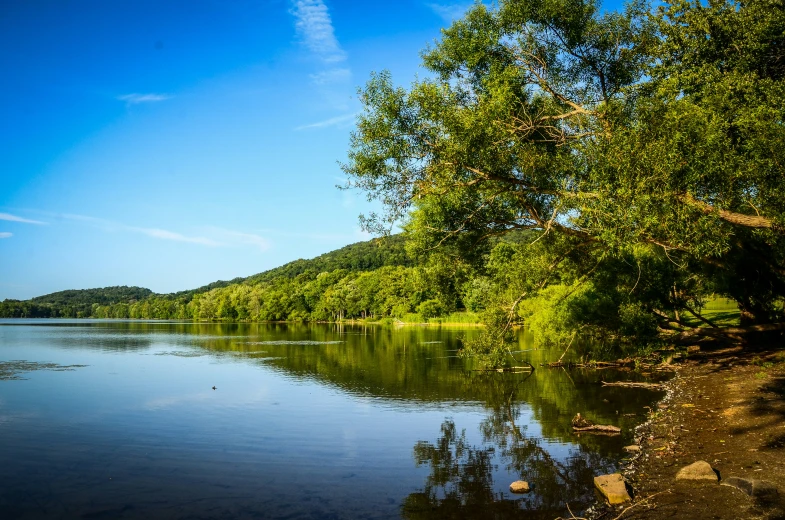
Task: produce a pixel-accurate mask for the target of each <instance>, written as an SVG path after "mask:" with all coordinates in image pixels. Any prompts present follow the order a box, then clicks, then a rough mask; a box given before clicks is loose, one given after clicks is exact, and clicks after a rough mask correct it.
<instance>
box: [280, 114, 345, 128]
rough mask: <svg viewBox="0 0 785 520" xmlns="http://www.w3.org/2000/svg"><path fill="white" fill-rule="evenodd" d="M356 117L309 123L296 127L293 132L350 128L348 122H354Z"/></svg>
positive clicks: (342, 117) (338, 117)
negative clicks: (341, 127) (339, 127)
mask: <svg viewBox="0 0 785 520" xmlns="http://www.w3.org/2000/svg"><path fill="white" fill-rule="evenodd" d="M356 117H357V114H356V113H354V114H345V115H342V116H337V117H331V118H330V119H325V120H324V121H317V122H316V123H310V124H307V125H302V126H298V127H297V128H295V130H307V129H309V128H326V127H330V126H342V125H345V126H351V125H349V124H348V123H349V122H350V121H354V119H355V118H356Z"/></svg>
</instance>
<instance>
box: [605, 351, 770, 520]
mask: <svg viewBox="0 0 785 520" xmlns="http://www.w3.org/2000/svg"><path fill="white" fill-rule="evenodd" d="M667 388H668V394H667V396H666V397H665V398H664V400H663V401H662V402H661V403H660V404H659V405H658V406H657V407H656V408H655V409H654V410H652V412H651V413H650V420H649V422H648V423H646V424H644V425H643V426H641V427H640V428H639V429H638V430H637V432H636V438H637V439H638V442H639V444H640V447H641V451H640V452H639V453H637V454H635V455H634V456H633V457H632V458H631V461H630V462H629V464H628V466H627V467H626V469H625V471H623V474H624V476H625V479H626V480H627V483H628V485H629V487H630V488H631V491H632V492H633V496H634V499H633V502H632V504H627V505H625V506H620V507H618V508H617V509H615V510H606V511H605V513H604V514H602V515H601V518H603V519H604V520H605V519H608V520H610V519H621V518H623V519H647V520H648V519H704V518H706V519H729V520H730V519H733V520H737V519H757V518H760V519H775V518H783V519H785V352H783V351H782V350H776V351H761V352H749V351H746V350H741V349H726V350H723V351H715V352H711V353H697V354H691V355H690V356H689V358H688V360H686V361H685V362H683V363H680V364H679V366H678V368H677V375H676V376H675V377H674V378H673V379H671V380H670V381H669V382H668V383H667ZM698 460H703V461H706V462H708V463H709V464H710V465H711V467H712V468H713V469H714V470H715V472H716V473H717V474H718V475H719V477H720V483H716V482H709V481H703V482H688V481H683V480H679V481H677V480H675V475H676V473H677V471H678V470H679V469H681V468H682V467H684V466H686V465H688V464H691V463H693V462H695V461H698ZM730 477H741V478H744V479H756V480H765V481H768V482H770V483H772V484H773V485H775V486H776V488H777V490H778V494H776V495H774V496H773V497H772V496H771V495H769V497H768V498H767V499H766V500H760V499H756V498H753V497H751V496H749V495H747V494H745V493H744V492H742V491H740V490H738V489H736V488H734V487H729V486H727V485H721V483H722V482H724V481H727V479H728V478H730Z"/></svg>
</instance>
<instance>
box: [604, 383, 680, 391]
mask: <svg viewBox="0 0 785 520" xmlns="http://www.w3.org/2000/svg"><path fill="white" fill-rule="evenodd" d="M602 386H623V387H625V388H648V389H649V390H664V389H665V387H664V386H663V385H662V384H660V383H637V382H635V381H619V382H616V383H606V382H605V381H603V382H602Z"/></svg>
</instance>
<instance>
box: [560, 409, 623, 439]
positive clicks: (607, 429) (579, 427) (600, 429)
mask: <svg viewBox="0 0 785 520" xmlns="http://www.w3.org/2000/svg"><path fill="white" fill-rule="evenodd" d="M572 430H573V431H574V432H576V433H601V434H611V435H616V434H618V433H621V428H619V427H618V426H610V425H606V424H594V423H593V422H591V421H590V420H588V419H586V418H584V417H581V414H577V415H576V416H575V417H573V419H572Z"/></svg>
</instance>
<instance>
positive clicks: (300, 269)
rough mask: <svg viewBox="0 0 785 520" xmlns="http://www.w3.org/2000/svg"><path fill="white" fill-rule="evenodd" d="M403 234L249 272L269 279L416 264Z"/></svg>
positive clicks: (256, 277) (255, 277) (251, 278)
mask: <svg viewBox="0 0 785 520" xmlns="http://www.w3.org/2000/svg"><path fill="white" fill-rule="evenodd" d="M404 245H405V239H404V237H403V235H393V236H390V237H387V238H385V239H382V240H379V239H374V240H369V241H367V242H357V243H355V244H351V245H348V246H346V247H342V248H341V249H336V250H335V251H330V252H329V253H325V254H323V255H319V256H317V257H316V258H313V259H311V260H302V259H300V260H295V261H294V262H289V263H288V264H284V265H282V266H281V267H276V268H275V269H270V270H269V271H265V272H263V273H259V274H255V275H253V276H249V277H248V278H246V279H245V281H247V282H250V283H258V282H267V281H270V280H273V279H274V278H279V277H285V278H295V277H297V276H299V275H301V274H311V275H316V274H319V273H324V272H331V271H335V270H337V269H346V270H347V271H351V272H355V271H373V270H374V269H379V268H380V267H384V266H412V265H414V262H413V260H412V259H410V258H409V256H408V255H407V254H406V249H405V247H404Z"/></svg>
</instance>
